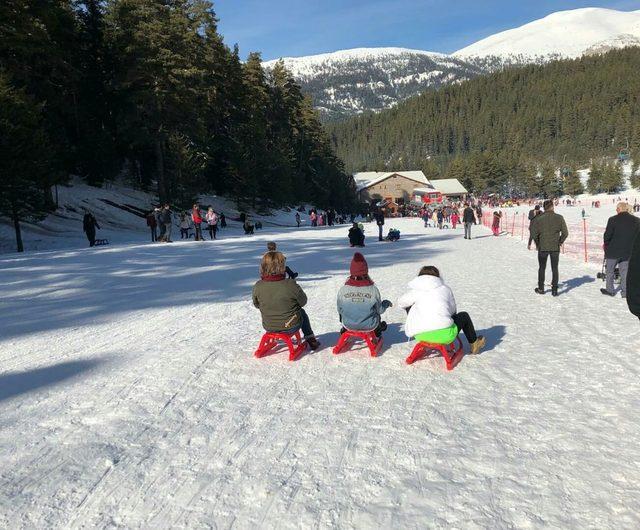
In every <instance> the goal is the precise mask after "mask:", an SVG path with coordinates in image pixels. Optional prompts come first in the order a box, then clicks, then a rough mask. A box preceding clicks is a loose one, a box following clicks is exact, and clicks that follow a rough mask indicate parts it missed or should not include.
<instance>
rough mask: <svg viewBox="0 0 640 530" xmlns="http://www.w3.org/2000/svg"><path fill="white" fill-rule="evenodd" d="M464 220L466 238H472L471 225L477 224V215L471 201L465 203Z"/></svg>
mask: <svg viewBox="0 0 640 530" xmlns="http://www.w3.org/2000/svg"><path fill="white" fill-rule="evenodd" d="M462 222H463V223H464V238H465V239H471V225H474V224H476V215H475V214H474V213H473V208H471V206H469V203H466V202H465V203H464V211H463V212H462Z"/></svg>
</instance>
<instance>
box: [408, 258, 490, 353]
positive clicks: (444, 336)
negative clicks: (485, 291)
mask: <svg viewBox="0 0 640 530" xmlns="http://www.w3.org/2000/svg"><path fill="white" fill-rule="evenodd" d="M398 305H399V306H400V307H402V308H403V309H406V310H407V312H408V313H409V314H408V316H407V323H406V324H405V333H406V335H407V337H409V338H412V337H415V339H416V340H417V341H418V342H429V343H431V344H451V343H452V342H453V341H454V340H455V339H456V337H457V336H458V334H459V333H460V331H462V332H464V335H465V337H467V341H469V345H470V346H471V353H473V354H477V353H480V350H482V348H483V347H484V345H485V343H486V341H485V338H484V337H483V336H482V335H480V336H478V335H476V330H475V328H474V326H473V322H472V320H471V317H470V316H469V314H468V313H458V309H457V307H456V300H455V298H454V297H453V292H452V291H451V289H450V288H449V287H448V286H447V285H445V283H444V282H443V281H442V278H440V271H439V270H438V269H437V268H436V267H434V266H432V265H428V266H426V267H422V269H420V272H419V274H418V277H417V278H414V279H413V280H411V281H410V282H409V291H408V292H407V293H405V294H403V295H402V296H401V297H400V299H399V300H398Z"/></svg>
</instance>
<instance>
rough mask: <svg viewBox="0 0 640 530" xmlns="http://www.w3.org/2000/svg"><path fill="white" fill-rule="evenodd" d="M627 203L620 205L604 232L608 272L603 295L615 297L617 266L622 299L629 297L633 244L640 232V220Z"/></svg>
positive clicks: (602, 291) (602, 290) (606, 268)
mask: <svg viewBox="0 0 640 530" xmlns="http://www.w3.org/2000/svg"><path fill="white" fill-rule="evenodd" d="M629 210H630V208H629V205H628V204H627V203H626V202H621V203H618V206H617V208H616V212H617V214H616V215H614V216H613V217H610V218H609V221H608V222H607V229H606V230H605V232H604V237H603V239H604V257H605V260H606V261H605V270H606V289H600V292H601V293H602V294H605V295H608V296H615V287H614V272H615V270H616V266H617V267H618V270H619V271H620V290H621V292H622V298H626V297H627V272H628V270H629V258H630V257H631V250H632V249H633V242H634V241H635V240H636V237H637V236H638V233H639V232H640V219H638V218H637V217H636V216H635V215H633V214H632V213H630V212H629Z"/></svg>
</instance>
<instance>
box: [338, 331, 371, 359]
mask: <svg viewBox="0 0 640 530" xmlns="http://www.w3.org/2000/svg"><path fill="white" fill-rule="evenodd" d="M349 339H360V340H363V341H364V342H366V343H367V346H368V347H369V351H370V352H371V357H375V356H376V355H378V353H379V352H380V349H381V348H382V343H383V340H382V337H379V338H378V337H376V334H375V332H373V331H351V330H347V331H345V332H344V333H343V334H342V335H340V339H339V340H338V344H336V345H335V347H334V348H333V353H334V355H338V354H339V353H340V352H342V351H343V350H345V349H346V348H347V346H348V342H349Z"/></svg>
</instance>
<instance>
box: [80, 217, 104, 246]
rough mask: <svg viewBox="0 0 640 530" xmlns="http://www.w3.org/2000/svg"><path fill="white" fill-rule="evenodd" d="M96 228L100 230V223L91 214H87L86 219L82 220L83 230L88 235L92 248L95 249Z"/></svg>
mask: <svg viewBox="0 0 640 530" xmlns="http://www.w3.org/2000/svg"><path fill="white" fill-rule="evenodd" d="M96 228H97V229H98V230H100V225H98V221H96V218H95V217H94V216H93V214H92V213H91V212H86V213H85V214H84V218H83V219H82V230H83V231H84V233H85V234H86V235H87V239H88V240H89V246H90V247H93V246H95V244H96Z"/></svg>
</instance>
